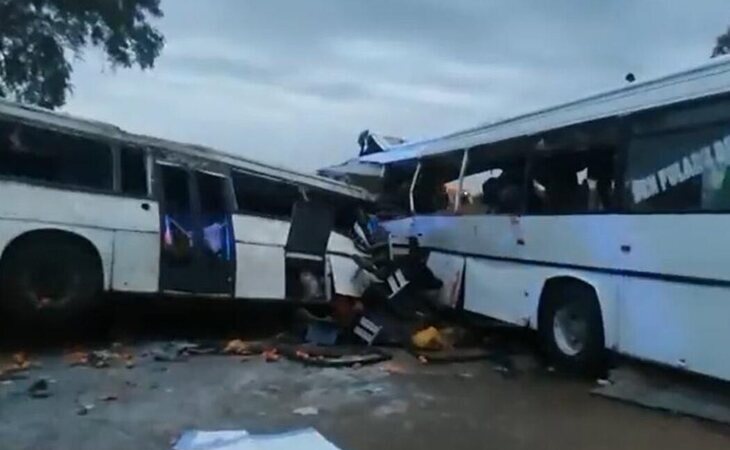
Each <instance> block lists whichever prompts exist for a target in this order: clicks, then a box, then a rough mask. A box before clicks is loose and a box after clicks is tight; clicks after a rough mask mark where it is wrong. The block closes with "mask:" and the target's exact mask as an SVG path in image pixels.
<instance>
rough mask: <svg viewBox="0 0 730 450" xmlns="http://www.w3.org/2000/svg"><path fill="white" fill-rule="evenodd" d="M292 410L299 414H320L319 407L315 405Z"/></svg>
mask: <svg viewBox="0 0 730 450" xmlns="http://www.w3.org/2000/svg"><path fill="white" fill-rule="evenodd" d="M292 412H293V413H294V414H296V415H298V416H316V415H317V414H319V409H317V408H315V407H314V406H305V407H303V408H297V409H295V410H294V411H292Z"/></svg>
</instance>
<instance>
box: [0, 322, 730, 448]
mask: <svg viewBox="0 0 730 450" xmlns="http://www.w3.org/2000/svg"><path fill="white" fill-rule="evenodd" d="M223 312H224V313H226V315H225V317H226V321H227V323H224V324H221V323H220V322H219V320H218V319H213V320H212V321H209V322H207V323H206V319H205V317H202V316H201V315H200V314H199V310H193V311H187V312H185V313H175V314H168V313H164V314H162V315H161V316H149V315H138V314H136V313H130V314H129V317H127V322H126V324H124V325H123V326H122V329H123V330H125V331H127V332H128V331H129V329H130V328H131V329H134V330H136V331H138V332H139V330H140V329H145V330H147V331H149V330H154V331H155V332H154V333H146V332H143V333H140V334H138V335H137V336H135V337H134V338H133V339H132V338H130V337H129V336H127V337H126V340H127V342H132V343H131V344H130V345H131V346H129V347H127V350H128V351H130V352H131V353H133V354H135V355H136V356H137V358H136V360H135V361H136V365H135V366H134V367H133V368H126V367H125V366H124V364H123V363H119V362H117V363H114V364H113V365H112V367H109V368H103V369H96V368H91V367H83V366H81V367H69V365H68V361H67V360H65V359H64V358H63V352H64V351H65V350H67V349H68V348H69V346H70V345H71V341H72V340H73V341H74V342H75V343H76V344H78V343H79V342H80V341H81V342H82V343H83V344H84V345H86V346H88V347H94V346H104V345H107V344H108V342H105V341H104V339H101V340H92V339H91V338H89V337H88V336H86V337H85V336H83V335H82V336H81V337H79V336H74V337H73V339H71V338H61V337H56V336H52V335H47V333H45V332H43V333H40V334H41V335H42V336H44V338H43V339H41V341H42V342H43V344H39V343H38V341H37V339H31V340H30V341H28V340H24V339H20V340H9V341H6V349H5V350H4V351H3V353H2V354H0V360H3V359H7V358H8V356H9V354H10V353H11V352H12V351H14V350H18V349H21V348H22V349H26V350H27V349H30V350H28V351H29V354H30V357H31V359H32V360H36V361H38V362H40V363H41V364H42V366H41V367H38V368H35V369H32V370H31V371H30V372H29V375H30V378H29V379H24V380H16V381H10V382H4V383H2V384H0V448H2V449H3V450H5V449H7V450H14V449H79V450H81V449H101V448H103V449H108V450H114V449H125V450H128V449H167V448H170V447H171V442H173V441H174V440H175V438H176V437H177V436H178V435H179V434H180V433H181V432H182V431H183V430H185V429H191V428H196V429H246V430H248V431H249V432H254V433H275V432H282V431H287V430H292V429H298V428H303V427H309V426H313V427H315V428H316V429H317V430H319V431H320V433H322V434H323V435H324V436H326V437H327V438H328V439H329V440H331V441H332V442H333V443H335V444H336V445H337V446H339V447H340V448H342V449H343V450H361V449H362V450H365V449H376V448H399V449H449V450H457V449H474V448H500V449H536V448H539V449H552V448H556V449H558V448H559V449H566V448H576V449H612V450H614V449H617V448H631V449H642V448H646V449H650V448H696V449H705V448H706V449H712V448H718V449H720V448H722V449H726V448H728V446H729V445H730V430H729V429H728V428H726V427H722V426H718V425H714V424H709V423H706V422H701V421H698V420H694V419H690V418H685V417H678V416H673V415H670V414H666V413H661V412H657V411H652V410H645V409H641V408H637V407H634V406H630V405H625V404H622V403H618V402H613V401H609V400H606V399H602V398H597V397H593V396H591V395H590V394H589V392H588V391H589V389H590V387H591V386H592V383H591V382H590V381H581V380H575V379H571V378H569V377H566V376H564V375H561V374H559V373H555V372H551V371H548V370H546V369H545V368H544V367H541V366H540V365H539V364H536V363H534V359H533V358H532V357H530V356H529V355H522V356H518V357H516V358H515V362H516V367H517V370H515V371H514V372H512V373H509V374H505V373H503V372H500V371H498V370H495V368H496V367H497V366H495V364H494V363H493V362H488V361H482V362H472V363H462V364H448V365H430V364H427V365H423V364H420V363H419V362H418V361H417V360H415V359H414V358H413V357H412V356H410V355H408V354H406V353H403V352H401V351H394V359H393V360H392V361H389V362H386V363H381V364H377V365H373V366H366V367H361V368H347V369H333V368H324V369H322V368H310V367H304V366H302V365H301V364H299V363H296V362H291V361H284V360H282V361H279V362H273V363H267V362H264V361H263V360H262V359H261V358H260V357H256V358H253V359H251V360H248V361H245V362H242V361H241V358H239V357H230V356H211V355H207V356H195V357H192V358H190V359H188V360H187V361H184V362H165V361H162V362H161V361H155V360H154V358H153V357H152V356H151V353H150V352H151V351H153V350H154V349H155V348H157V347H158V346H159V345H160V342H168V341H170V340H171V339H183V338H196V337H197V338H199V337H206V338H209V337H210V334H211V332H213V333H218V334H223V335H231V333H232V331H234V330H233V329H234V328H236V327H239V326H241V324H242V323H244V324H245V325H246V326H247V328H248V329H249V330H251V329H253V328H255V327H254V324H258V325H260V324H261V323H262V322H261V321H259V320H258V319H257V317H256V315H255V314H253V313H251V312H250V311H233V312H231V311H225V310H224V311H223ZM210 314H212V315H213V316H215V315H216V314H220V311H218V312H215V311H214V312H212V313H210ZM241 316H243V317H244V318H245V319H244V320H242V321H241V320H239V319H236V317H238V318H240V317H241ZM130 317H131V319H130ZM191 324H193V325H191ZM201 324H202V325H203V326H202V327H201ZM264 328H265V327H264ZM160 330H165V331H164V332H163V333H162V334H158V332H159V331H160ZM211 330H213V331H211ZM30 334H32V335H33V336H35V337H36V338H37V336H38V334H39V333H38V332H37V330H36V332H34V333H30ZM61 340H63V341H68V342H63V344H61V343H60V341H61ZM144 355H146V356H144ZM41 376H43V377H47V379H48V380H50V381H51V382H50V384H49V386H50V391H51V395H50V396H49V397H47V398H31V397H30V396H29V395H28V392H27V389H28V386H29V385H30V384H31V383H32V382H33V381H34V380H35V379H37V378H38V377H41ZM109 397H113V398H114V399H113V400H104V399H105V398H109ZM82 405H87V406H88V407H90V409H88V411H87V412H86V414H83V415H80V414H79V411H81V409H82V407H81V406H82ZM92 406H93V407H92ZM302 407H314V408H316V412H317V414H315V415H301V414H297V413H295V411H294V410H296V409H298V408H302Z"/></svg>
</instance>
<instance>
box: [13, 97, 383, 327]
mask: <svg viewBox="0 0 730 450" xmlns="http://www.w3.org/2000/svg"><path fill="white" fill-rule="evenodd" d="M0 195H2V201H0V290H1V294H0V295H1V298H2V307H3V308H4V309H5V310H6V311H10V312H12V313H16V314H20V315H34V314H39V313H40V314H64V315H65V314H66V313H71V312H73V313H75V312H79V311H81V310H85V309H87V308H89V307H92V306H93V304H94V302H96V301H97V298H98V295H97V294H99V293H100V292H120V293H135V294H171V295H184V296H196V297H221V298H236V299H244V298H245V299H257V300H286V299H299V300H302V301H311V302H321V301H326V300H327V299H329V298H331V296H332V295H333V292H340V293H344V294H347V295H356V294H357V293H358V292H357V289H358V287H357V286H354V285H353V284H352V282H351V280H352V279H353V276H352V273H353V272H354V271H356V270H357V267H356V265H355V264H354V263H353V262H352V260H351V259H350V258H349V255H350V254H351V253H353V252H354V251H355V250H354V246H353V244H352V242H351V241H350V240H349V239H348V238H347V237H346V235H345V234H343V233H338V232H337V230H344V229H347V228H348V227H349V226H350V225H351V223H352V220H353V219H352V217H353V216H354V211H355V209H356V208H357V207H359V206H361V205H366V204H368V203H370V201H371V199H372V196H371V195H370V194H369V193H367V192H366V191H364V190H362V189H360V188H356V187H353V186H349V185H347V184H344V183H340V182H337V181H333V180H331V179H328V178H324V177H320V176H315V175H309V174H303V173H298V172H294V171H291V170H286V169H281V168H276V167H273V166H270V165H266V164H261V163H257V162H254V161H250V160H247V159H244V158H241V157H237V156H234V155H230V154H226V153H222V152H218V151H215V150H211V149H208V148H204V147H200V146H194V145H186V144H180V143H176V142H170V141H165V140H161V139H155V138H150V137H146V136H139V135H134V134H130V133H126V132H124V131H122V130H120V129H119V128H117V127H114V126H111V125H107V124H104V123H99V122H93V121H87V120H81V119H77V118H73V117H70V116H67V115H64V114H58V113H52V112H49V111H45V110H41V109H37V108H31V107H27V106H22V105H19V104H16V103H12V102H8V101H0Z"/></svg>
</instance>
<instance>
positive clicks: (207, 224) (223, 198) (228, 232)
mask: <svg viewBox="0 0 730 450" xmlns="http://www.w3.org/2000/svg"><path fill="white" fill-rule="evenodd" d="M157 167H158V171H157V173H158V177H159V179H160V186H161V188H160V191H161V192H160V194H161V208H160V216H161V217H160V221H161V227H160V229H161V235H160V241H161V242H160V245H161V257H160V290H161V291H163V292H178V293H189V294H207V295H210V294H216V295H231V294H232V286H233V268H234V266H235V255H234V254H233V252H234V246H233V242H234V240H233V231H232V227H231V219H230V213H229V212H228V211H229V208H228V207H227V205H228V201H227V198H228V196H227V195H226V181H227V179H226V178H224V177H223V176H219V175H212V174H209V173H203V172H191V171H189V170H188V169H186V168H184V167H182V166H178V165H172V164H168V163H158V165H157Z"/></svg>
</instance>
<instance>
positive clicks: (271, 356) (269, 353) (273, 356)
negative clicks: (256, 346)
mask: <svg viewBox="0 0 730 450" xmlns="http://www.w3.org/2000/svg"><path fill="white" fill-rule="evenodd" d="M261 355H262V356H263V357H264V361H266V362H267V363H269V362H277V361H279V359H280V358H281V356H279V351H278V350H277V349H275V348H272V349H270V350H266V351H264V352H263V353H262V354H261Z"/></svg>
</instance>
